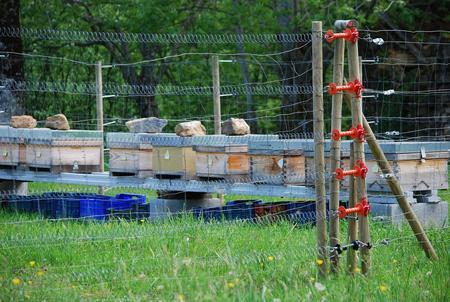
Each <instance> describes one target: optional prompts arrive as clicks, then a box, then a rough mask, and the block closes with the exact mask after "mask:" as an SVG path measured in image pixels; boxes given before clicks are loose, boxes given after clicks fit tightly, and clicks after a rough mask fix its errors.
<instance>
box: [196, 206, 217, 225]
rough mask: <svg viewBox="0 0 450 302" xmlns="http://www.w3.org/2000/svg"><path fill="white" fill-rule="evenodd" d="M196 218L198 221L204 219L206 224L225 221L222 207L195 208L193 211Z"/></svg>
mask: <svg viewBox="0 0 450 302" xmlns="http://www.w3.org/2000/svg"><path fill="white" fill-rule="evenodd" d="M192 211H193V214H194V217H195V218H197V219H202V218H203V220H204V221H205V222H208V221H212V220H216V221H220V220H223V218H224V215H223V210H222V208H221V207H213V208H193V209H192Z"/></svg>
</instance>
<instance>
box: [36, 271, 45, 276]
mask: <svg viewBox="0 0 450 302" xmlns="http://www.w3.org/2000/svg"><path fill="white" fill-rule="evenodd" d="M44 274H45V273H44V271H43V270H39V271H38V272H37V273H36V275H37V276H38V277H42V276H44Z"/></svg>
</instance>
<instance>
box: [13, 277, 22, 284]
mask: <svg viewBox="0 0 450 302" xmlns="http://www.w3.org/2000/svg"><path fill="white" fill-rule="evenodd" d="M20 283H22V280H20V279H19V278H13V279H12V284H14V285H20Z"/></svg>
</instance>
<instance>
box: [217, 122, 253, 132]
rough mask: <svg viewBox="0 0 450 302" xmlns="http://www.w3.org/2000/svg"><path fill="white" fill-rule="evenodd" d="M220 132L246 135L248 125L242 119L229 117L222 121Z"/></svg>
mask: <svg viewBox="0 0 450 302" xmlns="http://www.w3.org/2000/svg"><path fill="white" fill-rule="evenodd" d="M222 134H225V135H247V134H250V126H249V125H248V124H247V122H246V121H245V120H244V119H241V118H230V119H228V120H226V121H224V122H223V123H222Z"/></svg>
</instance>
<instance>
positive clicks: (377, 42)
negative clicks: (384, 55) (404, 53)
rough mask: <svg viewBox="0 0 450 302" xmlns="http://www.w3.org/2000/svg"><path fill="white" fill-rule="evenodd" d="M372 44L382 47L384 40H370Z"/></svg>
mask: <svg viewBox="0 0 450 302" xmlns="http://www.w3.org/2000/svg"><path fill="white" fill-rule="evenodd" d="M372 42H373V43H374V44H377V45H383V44H384V40H383V39H382V38H375V39H372Z"/></svg>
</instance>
